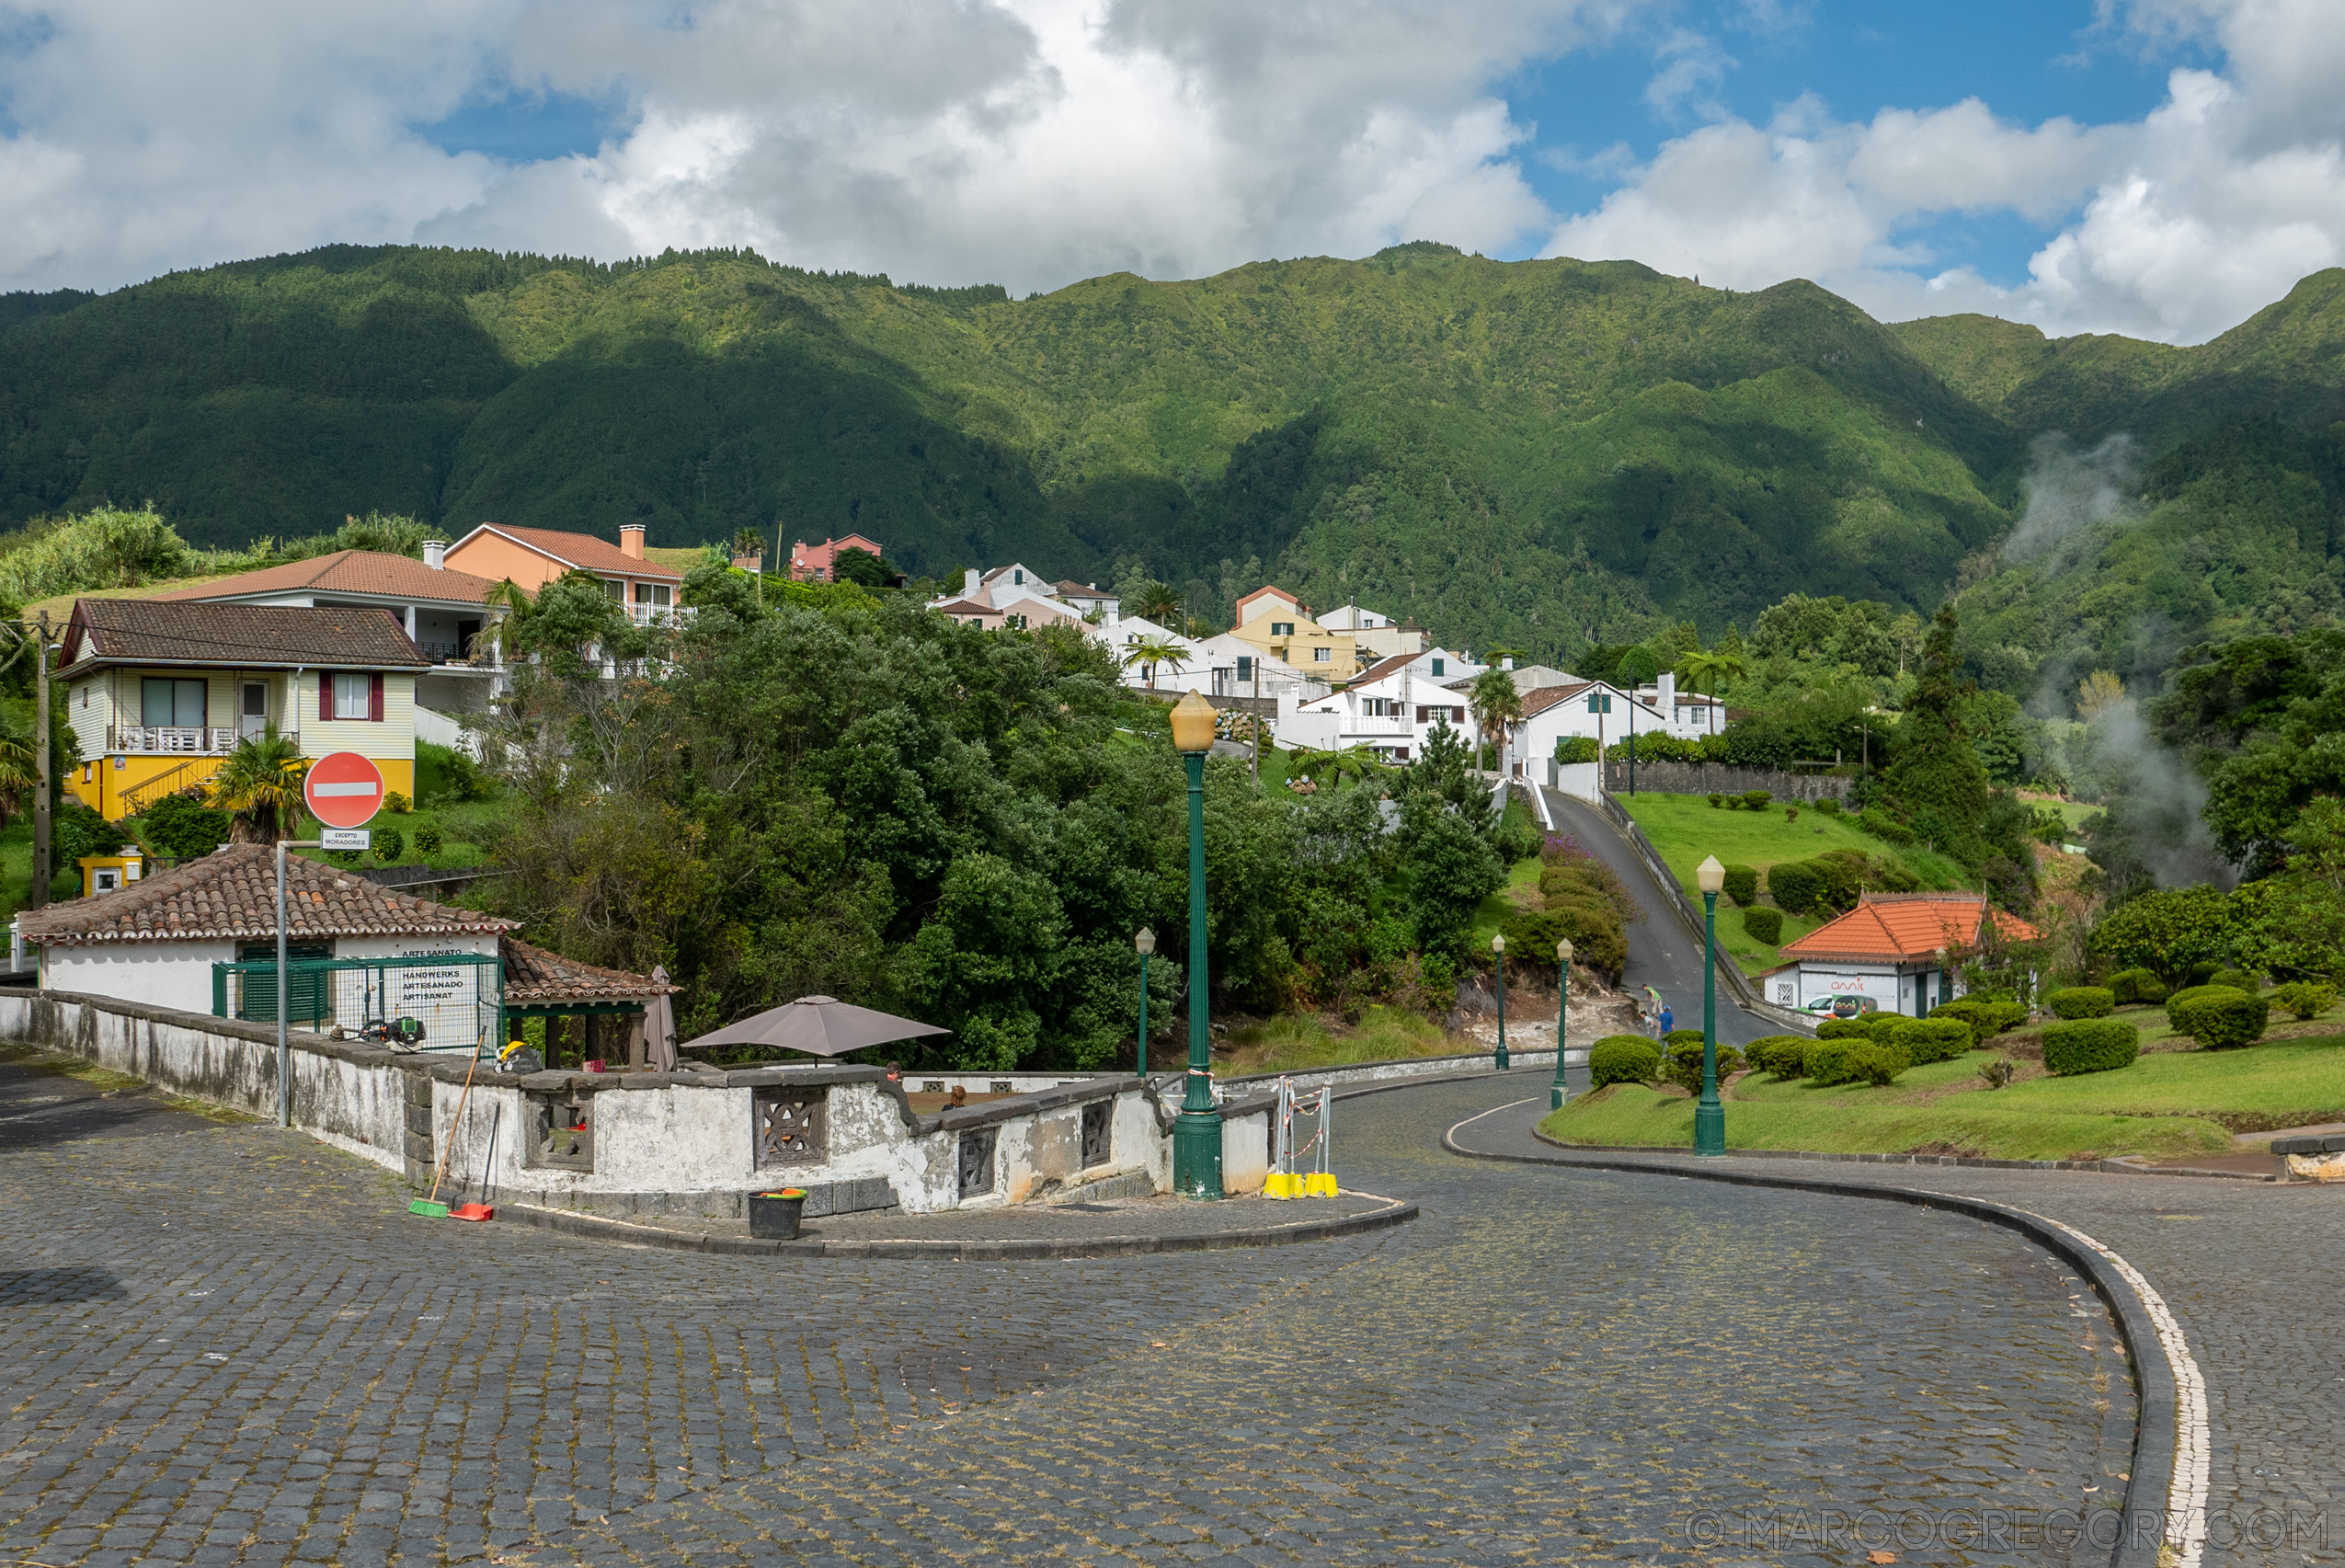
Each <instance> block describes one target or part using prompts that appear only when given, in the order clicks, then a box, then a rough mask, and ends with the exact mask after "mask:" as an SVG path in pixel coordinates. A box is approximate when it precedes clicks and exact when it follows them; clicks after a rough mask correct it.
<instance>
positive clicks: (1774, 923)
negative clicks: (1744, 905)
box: [1743, 905, 1783, 947]
mask: <svg viewBox="0 0 2345 1568" xmlns="http://www.w3.org/2000/svg"><path fill="white" fill-rule="evenodd" d="M1743 929H1744V931H1746V932H1748V933H1750V937H1751V940H1752V941H1753V942H1757V943H1764V944H1766V945H1767V946H1769V947H1773V946H1774V945H1776V944H1778V943H1779V942H1781V941H1782V940H1783V911H1782V910H1770V909H1767V908H1766V907H1765V906H1763V905H1755V906H1753V907H1752V908H1750V909H1747V910H1744V911H1743Z"/></svg>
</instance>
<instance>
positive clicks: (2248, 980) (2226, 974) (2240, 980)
mask: <svg viewBox="0 0 2345 1568" xmlns="http://www.w3.org/2000/svg"><path fill="white" fill-rule="evenodd" d="M2206 983H2207V984H2209V985H2211V986H2229V987H2230V988H2231V989H2232V990H2243V991H2246V992H2247V993H2248V995H2249V996H2253V995H2255V994H2256V992H2258V991H2259V990H2263V977H2262V976H2261V975H2251V974H2249V973H2248V971H2247V970H2245V969H2217V970H2216V971H2215V972H2214V973H2213V975H2211V976H2209V977H2208V979H2207V982H2206Z"/></svg>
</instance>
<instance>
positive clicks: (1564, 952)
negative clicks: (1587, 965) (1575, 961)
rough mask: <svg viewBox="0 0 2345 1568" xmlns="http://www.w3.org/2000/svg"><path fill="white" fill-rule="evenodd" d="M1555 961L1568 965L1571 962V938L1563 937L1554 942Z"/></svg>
mask: <svg viewBox="0 0 2345 1568" xmlns="http://www.w3.org/2000/svg"><path fill="white" fill-rule="evenodd" d="M1555 961H1556V962H1557V963H1559V964H1562V965H1564V966H1566V967H1568V966H1569V965H1570V964H1571V962H1572V939H1571V938H1570V937H1568V936H1567V937H1565V938H1564V939H1563V940H1562V941H1561V942H1559V943H1557V944H1555Z"/></svg>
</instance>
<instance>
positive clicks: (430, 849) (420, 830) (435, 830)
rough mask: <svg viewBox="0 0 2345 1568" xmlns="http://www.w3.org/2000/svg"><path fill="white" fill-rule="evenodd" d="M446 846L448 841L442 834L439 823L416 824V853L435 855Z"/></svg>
mask: <svg viewBox="0 0 2345 1568" xmlns="http://www.w3.org/2000/svg"><path fill="white" fill-rule="evenodd" d="M446 847H447V841H446V839H445V838H443V837H442V836H441V834H440V824H439V823H437V822H418V823H417V824H416V853H418V854H420V855H435V854H438V853H440V851H441V850H442V849H444V848H446Z"/></svg>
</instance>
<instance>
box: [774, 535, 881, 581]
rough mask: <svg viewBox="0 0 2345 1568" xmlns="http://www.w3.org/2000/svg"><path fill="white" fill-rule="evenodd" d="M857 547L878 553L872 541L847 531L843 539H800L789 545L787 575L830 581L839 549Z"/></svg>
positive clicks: (837, 564)
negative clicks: (788, 569)
mask: <svg viewBox="0 0 2345 1568" xmlns="http://www.w3.org/2000/svg"><path fill="white" fill-rule="evenodd" d="M841 550H861V551H863V552H864V554H865V555H885V554H886V553H887V552H885V551H883V550H882V549H880V547H879V544H878V543H877V542H876V541H875V540H870V539H865V538H864V536H863V535H862V534H860V533H850V534H848V535H847V536H846V537H845V538H844V539H826V540H824V541H823V542H822V543H821V544H807V543H806V541H805V540H803V539H801V540H799V541H798V542H797V543H795V544H792V545H791V546H790V575H791V576H792V577H794V578H797V579H798V580H799V581H800V582H830V581H832V580H834V578H835V577H836V575H837V573H838V569H839V552H840V551H841Z"/></svg>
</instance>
